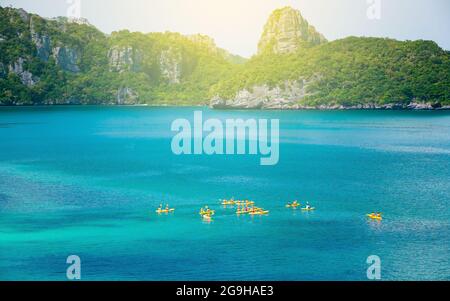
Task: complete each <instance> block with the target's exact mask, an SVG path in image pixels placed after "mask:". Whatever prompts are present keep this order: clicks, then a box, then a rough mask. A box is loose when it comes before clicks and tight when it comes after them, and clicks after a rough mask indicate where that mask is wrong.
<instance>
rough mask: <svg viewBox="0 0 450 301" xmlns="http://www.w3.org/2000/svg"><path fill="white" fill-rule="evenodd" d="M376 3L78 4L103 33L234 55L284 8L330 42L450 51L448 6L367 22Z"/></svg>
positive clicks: (413, 7)
mask: <svg viewBox="0 0 450 301" xmlns="http://www.w3.org/2000/svg"><path fill="white" fill-rule="evenodd" d="M73 1H77V0H14V1H8V0H0V5H1V6H9V5H12V6H13V7H17V8H19V7H21V8H24V9H25V10H27V11H29V12H32V13H37V14H39V15H41V16H44V17H56V16H66V15H67V12H68V8H69V6H70V5H71V4H70V3H72V2H73ZM372 1H378V0H80V3H81V17H84V18H87V19H88V20H89V22H90V23H91V24H93V25H95V26H96V27H97V28H99V29H100V30H101V31H103V32H105V33H111V32H112V31H115V30H120V29H128V30H130V31H141V32H158V31H175V32H181V33H183V34H193V33H203V34H207V35H209V36H211V37H212V38H214V40H215V41H216V43H217V45H219V46H220V47H222V48H225V49H227V50H229V51H231V52H232V53H235V54H240V55H242V56H245V57H249V56H251V55H253V54H254V53H255V52H256V48H257V43H258V40H259V37H260V35H261V33H262V29H263V26H264V23H265V22H266V20H267V18H268V16H269V15H270V13H271V11H272V10H274V9H276V8H280V7H283V6H286V5H289V6H292V7H294V8H297V9H300V11H301V13H302V15H303V16H304V17H305V18H306V19H307V20H308V21H309V23H310V24H312V25H314V26H315V27H316V28H317V30H318V31H319V32H321V33H323V34H324V35H325V37H326V38H327V39H329V40H335V39H338V38H343V37H346V36H350V35H354V36H377V37H391V38H396V39H400V40H406V39H409V40H416V39H426V40H434V41H436V42H437V43H438V44H439V45H440V46H441V47H443V48H445V49H450V34H449V32H450V1H448V0H380V1H381V18H380V19H379V20H371V19H369V18H368V17H367V9H368V7H369V6H370V4H368V2H372Z"/></svg>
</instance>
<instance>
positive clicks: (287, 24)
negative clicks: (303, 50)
mask: <svg viewBox="0 0 450 301" xmlns="http://www.w3.org/2000/svg"><path fill="white" fill-rule="evenodd" d="M326 41H327V40H326V39H325V37H324V36H323V35H322V34H320V33H319V32H317V31H316V29H315V28H314V27H313V26H311V25H309V23H308V21H306V20H305V19H304V18H303V17H302V15H301V14H300V11H298V10H296V9H293V8H291V7H284V8H280V9H277V10H275V11H274V12H273V13H272V14H271V15H270V17H269V20H268V21H267V23H266V25H265V26H264V31H263V34H262V36H261V39H260V41H259V44H258V53H259V54H261V53H263V52H267V51H269V52H272V53H276V54H280V53H281V54H282V53H292V52H295V51H296V50H297V49H299V48H300V47H301V46H302V45H305V43H306V44H307V45H318V44H322V43H325V42H326Z"/></svg>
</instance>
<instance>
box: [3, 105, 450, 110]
mask: <svg viewBox="0 0 450 301" xmlns="http://www.w3.org/2000/svg"><path fill="white" fill-rule="evenodd" d="M21 107H22V108H32V107H37V108H44V107H148V108H188V107H199V108H201V107H206V108H209V109H211V110H215V111H235V110H239V111H449V110H450V105H446V106H438V107H433V106H432V105H428V104H420V105H419V106H415V105H411V104H410V105H399V104H388V105H383V106H372V105H368V106H365V105H359V106H349V107H347V106H326V105H320V106H302V105H295V106H279V107H278V106H274V107H239V106H236V107H234V106H216V107H215V106H210V105H206V104H204V105H199V104H186V105H173V104H126V105H121V104H25V105H0V108H21Z"/></svg>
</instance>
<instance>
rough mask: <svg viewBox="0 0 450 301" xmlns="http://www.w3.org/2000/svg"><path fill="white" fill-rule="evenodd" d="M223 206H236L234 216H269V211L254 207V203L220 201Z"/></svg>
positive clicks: (232, 200) (231, 200) (247, 201)
mask: <svg viewBox="0 0 450 301" xmlns="http://www.w3.org/2000/svg"><path fill="white" fill-rule="evenodd" d="M221 204H222V205H223V206H225V207H226V206H237V209H236V214H237V215H241V214H248V215H267V214H269V210H265V209H264V208H261V207H256V206H255V202H253V201H249V200H234V198H232V199H230V200H222V203H221Z"/></svg>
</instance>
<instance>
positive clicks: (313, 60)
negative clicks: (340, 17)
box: [213, 37, 450, 106]
mask: <svg viewBox="0 0 450 301" xmlns="http://www.w3.org/2000/svg"><path fill="white" fill-rule="evenodd" d="M299 80H304V81H305V83H307V84H306V85H304V84H302V85H301V86H303V87H300V88H305V89H304V90H305V91H304V93H303V94H302V95H299V96H298V103H301V104H303V105H306V106H319V105H327V106H333V105H343V106H355V105H364V104H371V105H384V104H408V103H411V102H425V103H441V104H450V55H449V52H448V51H444V50H442V49H441V48H439V46H437V45H436V44H435V43H434V42H430V41H413V42H399V41H396V40H391V39H381V38H357V37H349V38H346V39H342V40H337V41H333V42H329V43H326V44H322V45H319V46H313V47H308V46H305V47H302V48H301V49H299V50H297V51H296V52H294V53H289V54H274V53H270V54H267V55H261V56H256V57H253V58H252V59H251V60H250V61H249V62H247V64H246V65H245V67H244V68H241V69H240V70H239V72H236V73H234V74H233V75H232V76H231V77H230V78H226V79H224V80H222V81H221V82H220V83H218V84H217V85H216V86H215V87H214V91H213V94H215V95H218V96H219V97H220V98H224V99H233V98H236V94H237V92H239V91H244V90H248V91H249V92H250V93H252V90H253V89H254V88H255V87H261V86H264V85H266V86H268V88H267V89H268V90H269V91H270V89H271V88H274V87H283V86H284V85H285V82H286V81H288V82H291V83H294V82H297V83H298V81H299ZM255 97H256V96H255Z"/></svg>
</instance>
